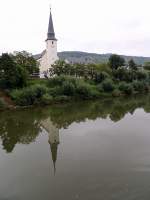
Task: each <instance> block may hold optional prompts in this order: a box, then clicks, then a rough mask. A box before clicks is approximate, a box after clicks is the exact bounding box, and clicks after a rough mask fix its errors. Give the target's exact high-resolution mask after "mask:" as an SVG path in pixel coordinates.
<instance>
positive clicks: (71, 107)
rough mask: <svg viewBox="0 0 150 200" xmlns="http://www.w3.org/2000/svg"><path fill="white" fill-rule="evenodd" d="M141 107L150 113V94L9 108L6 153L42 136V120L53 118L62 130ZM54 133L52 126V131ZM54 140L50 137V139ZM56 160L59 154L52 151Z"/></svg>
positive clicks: (3, 121) (1, 126) (3, 128)
mask: <svg viewBox="0 0 150 200" xmlns="http://www.w3.org/2000/svg"><path fill="white" fill-rule="evenodd" d="M137 108H143V109H144V110H145V112H150V96H148V95H147V96H138V97H130V98H113V99H101V100H99V101H94V102H92V101H90V102H89V101H87V102H86V101H85V102H76V103H69V104H65V105H55V106H51V107H48V108H36V109H30V110H22V111H7V112H1V113H0V138H1V140H2V145H3V148H4V149H5V150H6V152H12V151H13V149H14V147H15V145H16V144H17V143H22V144H29V143H31V142H33V141H34V140H35V139H36V137H37V136H38V135H39V133H40V130H41V122H43V121H46V120H49V121H50V122H49V123H52V124H53V125H54V126H55V127H56V128H58V132H59V129H60V128H67V127H68V126H69V125H70V124H72V123H73V122H81V121H85V120H86V119H91V120H95V119H96V118H98V117H99V118H103V119H105V118H107V117H109V118H110V119H111V120H112V121H114V122H117V121H119V120H121V119H122V118H123V117H124V116H125V115H126V114H127V113H131V114H133V113H134V111H135V110H136V109H137ZM48 131H49V132H53V131H52V128H50V129H49V130H48ZM49 140H50V139H49ZM50 144H55V143H50ZM56 146H57V145H55V147H54V146H53V145H51V151H52V152H56V149H57V148H56ZM52 156H53V160H54V161H55V160H56V153H54V154H53V153H52Z"/></svg>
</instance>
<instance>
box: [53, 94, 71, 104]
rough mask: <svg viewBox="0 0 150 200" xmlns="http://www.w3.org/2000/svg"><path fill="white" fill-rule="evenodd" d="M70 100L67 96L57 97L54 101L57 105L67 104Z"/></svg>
mask: <svg viewBox="0 0 150 200" xmlns="http://www.w3.org/2000/svg"><path fill="white" fill-rule="evenodd" d="M69 100H70V97H68V96H66V95H60V96H56V97H55V98H54V101H55V102H56V103H57V102H58V103H61V102H67V101H69Z"/></svg>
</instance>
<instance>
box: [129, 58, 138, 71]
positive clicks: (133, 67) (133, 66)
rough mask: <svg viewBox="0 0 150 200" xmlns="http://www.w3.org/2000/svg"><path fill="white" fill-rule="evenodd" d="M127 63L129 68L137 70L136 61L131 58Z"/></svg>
mask: <svg viewBox="0 0 150 200" xmlns="http://www.w3.org/2000/svg"><path fill="white" fill-rule="evenodd" d="M128 64H129V68H130V69H131V70H137V65H136V63H135V62H134V60H133V59H131V60H129V62H128Z"/></svg>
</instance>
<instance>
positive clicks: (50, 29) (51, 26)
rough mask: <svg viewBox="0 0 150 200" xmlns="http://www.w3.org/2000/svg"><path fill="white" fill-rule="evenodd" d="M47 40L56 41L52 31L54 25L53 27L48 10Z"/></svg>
mask: <svg viewBox="0 0 150 200" xmlns="http://www.w3.org/2000/svg"><path fill="white" fill-rule="evenodd" d="M47 40H57V39H56V38H55V31H54V25H53V18H52V12H51V9H50V17H49V25H48V33H47Z"/></svg>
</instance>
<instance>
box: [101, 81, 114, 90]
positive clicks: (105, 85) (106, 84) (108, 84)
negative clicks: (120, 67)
mask: <svg viewBox="0 0 150 200" xmlns="http://www.w3.org/2000/svg"><path fill="white" fill-rule="evenodd" d="M102 88H103V89H104V91H105V92H112V91H113V90H114V88H115V86H114V83H113V81H112V80H111V79H106V80H105V81H103V82H102Z"/></svg>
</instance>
